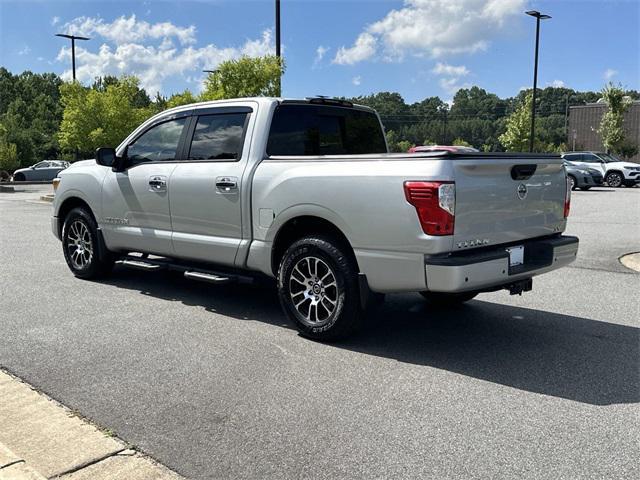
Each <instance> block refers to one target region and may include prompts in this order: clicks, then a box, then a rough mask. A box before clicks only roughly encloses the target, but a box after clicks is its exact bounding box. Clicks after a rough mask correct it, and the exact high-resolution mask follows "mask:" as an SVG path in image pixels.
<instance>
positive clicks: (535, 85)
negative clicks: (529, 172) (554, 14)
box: [524, 10, 551, 152]
mask: <svg viewBox="0 0 640 480" xmlns="http://www.w3.org/2000/svg"><path fill="white" fill-rule="evenodd" d="M524 13H526V14H527V15H531V16H532V17H535V19H536V55H535V60H534V66H533V98H532V101H531V138H530V139H529V151H530V152H533V140H534V135H535V131H536V90H537V89H538V46H539V44H540V20H547V19H549V18H551V17H550V16H549V15H545V14H543V13H540V12H538V11H536V10H529V11H528V12H524Z"/></svg>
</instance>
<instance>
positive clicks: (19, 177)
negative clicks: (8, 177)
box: [13, 173, 26, 182]
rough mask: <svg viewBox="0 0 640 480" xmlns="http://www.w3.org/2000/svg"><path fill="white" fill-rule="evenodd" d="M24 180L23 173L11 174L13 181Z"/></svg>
mask: <svg viewBox="0 0 640 480" xmlns="http://www.w3.org/2000/svg"><path fill="white" fill-rule="evenodd" d="M25 180H26V178H25V176H24V173H16V174H15V175H14V176H13V181H14V182H24V181H25Z"/></svg>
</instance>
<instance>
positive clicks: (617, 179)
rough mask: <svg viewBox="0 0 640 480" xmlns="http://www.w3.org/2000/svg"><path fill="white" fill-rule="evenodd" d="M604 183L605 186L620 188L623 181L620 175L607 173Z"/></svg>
mask: <svg viewBox="0 0 640 480" xmlns="http://www.w3.org/2000/svg"><path fill="white" fill-rule="evenodd" d="M605 181H606V182H607V185H609V186H610V187H613V188H618V187H621V186H622V182H623V181H624V179H623V178H622V174H621V173H619V172H610V173H607V176H606V177H605Z"/></svg>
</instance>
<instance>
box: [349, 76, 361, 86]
mask: <svg viewBox="0 0 640 480" xmlns="http://www.w3.org/2000/svg"><path fill="white" fill-rule="evenodd" d="M351 83H353V84H354V85H355V86H356V87H357V86H358V85H360V84H361V83H362V77H361V76H360V75H358V76H356V77H353V78H352V79H351Z"/></svg>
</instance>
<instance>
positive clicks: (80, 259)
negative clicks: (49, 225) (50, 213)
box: [62, 207, 115, 279]
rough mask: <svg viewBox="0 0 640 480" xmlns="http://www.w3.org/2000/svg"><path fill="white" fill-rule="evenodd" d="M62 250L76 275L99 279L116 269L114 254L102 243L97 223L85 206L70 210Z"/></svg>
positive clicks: (65, 224)
mask: <svg viewBox="0 0 640 480" xmlns="http://www.w3.org/2000/svg"><path fill="white" fill-rule="evenodd" d="M62 249H63V251H64V258H65V260H66V261H67V265H68V266H69V269H70V270H71V271H72V272H73V274H74V275H75V276H76V277H79V278H84V279H90V278H99V277H102V276H104V275H106V274H108V273H109V272H110V271H111V269H112V268H113V264H114V261H115V259H114V256H113V254H112V253H111V252H109V251H108V250H106V248H104V247H103V246H102V245H101V243H100V241H99V238H98V226H97V225H96V222H95V220H94V219H93V217H92V216H91V214H90V213H89V212H88V211H87V210H86V209H84V208H82V207H78V208H74V209H73V210H71V211H70V212H69V213H68V215H67V216H66V218H65V220H64V224H63V226H62Z"/></svg>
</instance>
